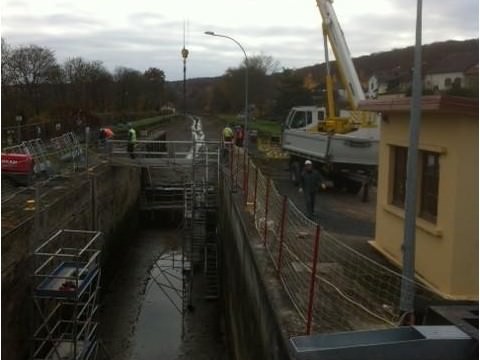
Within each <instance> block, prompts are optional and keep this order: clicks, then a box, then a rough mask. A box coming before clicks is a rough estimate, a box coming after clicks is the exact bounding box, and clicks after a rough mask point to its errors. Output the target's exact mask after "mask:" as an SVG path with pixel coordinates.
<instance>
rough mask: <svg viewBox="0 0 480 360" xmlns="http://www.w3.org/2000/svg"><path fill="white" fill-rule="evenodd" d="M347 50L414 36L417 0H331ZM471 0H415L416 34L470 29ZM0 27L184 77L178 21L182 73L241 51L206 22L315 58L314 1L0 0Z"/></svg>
mask: <svg viewBox="0 0 480 360" xmlns="http://www.w3.org/2000/svg"><path fill="white" fill-rule="evenodd" d="M333 6H334V8H335V11H336V14H337V17H338V19H339V21H340V23H341V26H342V29H343V31H344V33H345V36H346V39H347V42H348V45H349V47H350V51H351V53H352V56H353V57H356V56H360V55H366V54H370V53H373V52H378V51H387V50H391V49H393V48H401V47H405V46H410V45H413V43H414V36H415V34H414V27H415V13H416V0H369V1H359V0H336V1H335V2H334V4H333ZM478 11H479V9H478V0H424V1H423V43H424V44H427V43H431V42H434V41H443V40H449V39H455V40H464V39H471V38H478V14H479V12H478ZM1 14H2V15H1V21H2V23H1V27H2V36H3V37H4V38H5V39H6V40H7V42H8V43H9V44H11V45H18V44H31V43H32V44H36V45H40V46H46V47H48V48H51V49H52V50H54V51H55V54H56V56H57V59H58V60H59V61H60V62H63V61H64V60H65V59H66V58H68V57H74V56H82V57H84V58H86V59H88V60H100V61H103V63H104V64H105V66H106V67H107V68H108V69H109V70H113V69H114V68H115V67H116V66H127V67H131V68H135V69H137V70H140V71H144V70H145V69H146V68H148V67H151V66H155V67H158V68H160V69H162V70H163V71H164V72H165V74H166V77H167V80H178V79H181V78H182V77H183V72H182V71H183V70H182V69H183V65H182V59H181V55H180V51H181V49H182V46H183V26H184V25H183V24H184V20H186V21H187V23H188V26H187V34H186V41H187V48H188V49H189V51H190V55H189V58H188V62H187V76H188V77H189V78H193V77H203V76H219V75H222V74H223V73H224V72H225V70H226V69H227V68H228V67H236V66H238V65H239V64H240V62H241V61H242V60H243V53H242V52H241V50H240V49H239V48H238V47H237V45H235V44H234V43H233V42H231V41H230V40H227V39H220V38H214V37H211V36H206V35H204V34H203V33H204V31H208V30H210V31H215V32H217V33H222V34H226V35H229V36H231V37H233V38H235V39H236V40H238V41H239V42H240V43H241V44H242V45H243V47H244V48H245V50H246V52H247V54H248V55H249V56H251V55H259V54H264V55H270V56H272V57H274V59H275V60H277V61H278V62H279V63H280V67H288V68H299V67H302V66H308V65H313V64H317V63H321V62H323V61H324V52H323V38H322V31H321V17H320V14H319V12H318V9H317V6H316V2H315V0H203V1H201V0H173V1H167V0H136V1H122V0H82V1H79V0H75V1H73V0H2V2H1Z"/></svg>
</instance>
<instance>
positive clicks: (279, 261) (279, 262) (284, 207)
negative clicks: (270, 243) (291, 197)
mask: <svg viewBox="0 0 480 360" xmlns="http://www.w3.org/2000/svg"><path fill="white" fill-rule="evenodd" d="M287 206H288V197H287V196H286V195H284V196H283V203H282V217H281V220H280V244H279V245H278V258H277V276H280V273H281V271H282V257H283V244H284V238H285V217H286V215H287Z"/></svg>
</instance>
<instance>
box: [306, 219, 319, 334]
mask: <svg viewBox="0 0 480 360" xmlns="http://www.w3.org/2000/svg"><path fill="white" fill-rule="evenodd" d="M319 243H320V225H317V230H316V232H315V242H314V244H313V256H312V274H311V276H310V290H309V295H308V308H307V331H306V333H307V335H310V334H311V332H312V316H313V302H314V300H315V279H316V275H317V261H318V246H319Z"/></svg>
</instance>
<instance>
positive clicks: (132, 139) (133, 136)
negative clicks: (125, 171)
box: [127, 124, 137, 159]
mask: <svg viewBox="0 0 480 360" xmlns="http://www.w3.org/2000/svg"><path fill="white" fill-rule="evenodd" d="M136 142H137V132H136V131H135V129H134V128H133V126H132V124H128V143H127V151H128V153H129V154H130V157H131V158H132V159H135V153H134V150H135V143H136Z"/></svg>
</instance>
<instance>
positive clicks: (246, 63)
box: [205, 31, 248, 152]
mask: <svg viewBox="0 0 480 360" xmlns="http://www.w3.org/2000/svg"><path fill="white" fill-rule="evenodd" d="M205 35H210V36H218V37H223V38H226V39H230V40H232V41H233V42H234V43H235V44H237V45H238V47H239V48H240V49H242V51H243V55H245V125H244V128H245V129H244V134H245V137H244V143H245V144H244V146H245V149H247V152H248V56H247V53H246V52H245V49H244V48H243V46H242V45H241V44H240V43H239V42H238V41H237V40H235V39H234V38H232V37H230V36H227V35H222V34H216V33H214V32H213V31H205Z"/></svg>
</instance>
